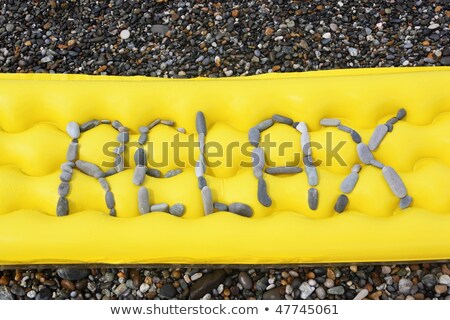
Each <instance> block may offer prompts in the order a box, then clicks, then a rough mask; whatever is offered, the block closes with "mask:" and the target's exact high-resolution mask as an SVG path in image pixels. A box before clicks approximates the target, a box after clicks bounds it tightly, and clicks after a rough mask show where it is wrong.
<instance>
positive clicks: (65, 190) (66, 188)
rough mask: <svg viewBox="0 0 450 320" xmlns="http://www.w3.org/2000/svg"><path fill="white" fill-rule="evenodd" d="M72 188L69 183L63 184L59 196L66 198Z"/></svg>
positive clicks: (59, 189) (59, 188)
mask: <svg viewBox="0 0 450 320" xmlns="http://www.w3.org/2000/svg"><path fill="white" fill-rule="evenodd" d="M69 190H70V186H69V184H68V183H67V182H61V183H60V184H59V186H58V195H59V196H60V197H65V196H67V195H68V194H69Z"/></svg>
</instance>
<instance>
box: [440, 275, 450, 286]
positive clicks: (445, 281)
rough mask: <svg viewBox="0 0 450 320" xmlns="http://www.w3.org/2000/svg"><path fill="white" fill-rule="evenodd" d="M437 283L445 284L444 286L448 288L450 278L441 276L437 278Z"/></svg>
mask: <svg viewBox="0 0 450 320" xmlns="http://www.w3.org/2000/svg"><path fill="white" fill-rule="evenodd" d="M439 283H440V284H445V285H446V286H450V276H448V275H446V274H443V275H441V276H440V277H439Z"/></svg>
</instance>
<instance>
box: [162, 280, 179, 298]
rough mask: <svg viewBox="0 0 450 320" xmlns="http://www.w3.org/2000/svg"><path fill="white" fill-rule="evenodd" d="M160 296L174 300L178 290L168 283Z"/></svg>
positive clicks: (163, 287)
mask: <svg viewBox="0 0 450 320" xmlns="http://www.w3.org/2000/svg"><path fill="white" fill-rule="evenodd" d="M159 295H160V296H161V297H163V298H166V299H172V298H173V297H175V296H176V295H177V289H175V287H174V286H173V284H171V283H166V284H165V285H163V286H162V288H161V290H160V291H159Z"/></svg>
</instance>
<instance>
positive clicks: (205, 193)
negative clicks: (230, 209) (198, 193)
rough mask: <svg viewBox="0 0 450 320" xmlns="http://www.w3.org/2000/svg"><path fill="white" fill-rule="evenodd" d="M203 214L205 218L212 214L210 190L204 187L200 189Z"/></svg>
mask: <svg viewBox="0 0 450 320" xmlns="http://www.w3.org/2000/svg"><path fill="white" fill-rule="evenodd" d="M202 200H203V213H204V214H205V216H207V215H209V214H211V213H213V212H214V206H213V200H212V193H211V189H210V188H209V187H208V186H206V187H203V189H202Z"/></svg>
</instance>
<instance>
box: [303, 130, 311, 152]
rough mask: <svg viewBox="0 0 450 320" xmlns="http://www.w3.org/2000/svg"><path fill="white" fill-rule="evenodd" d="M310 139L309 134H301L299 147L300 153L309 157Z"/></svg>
mask: <svg viewBox="0 0 450 320" xmlns="http://www.w3.org/2000/svg"><path fill="white" fill-rule="evenodd" d="M310 144H311V138H310V137H309V133H308V132H305V133H302V135H301V136H300V145H301V147H302V152H303V154H305V155H311V146H310Z"/></svg>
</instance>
